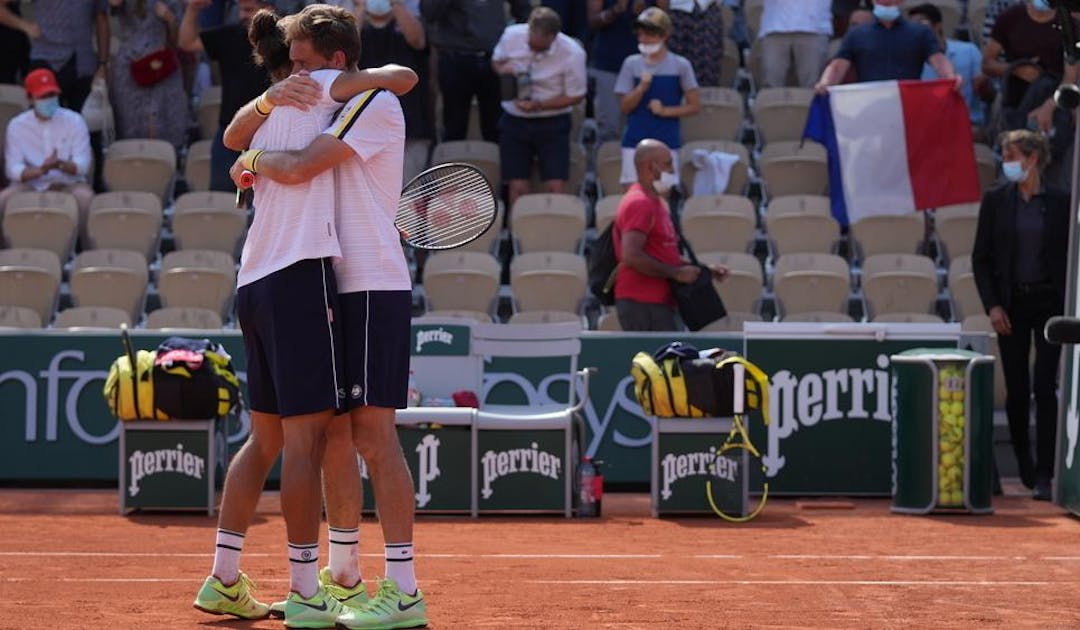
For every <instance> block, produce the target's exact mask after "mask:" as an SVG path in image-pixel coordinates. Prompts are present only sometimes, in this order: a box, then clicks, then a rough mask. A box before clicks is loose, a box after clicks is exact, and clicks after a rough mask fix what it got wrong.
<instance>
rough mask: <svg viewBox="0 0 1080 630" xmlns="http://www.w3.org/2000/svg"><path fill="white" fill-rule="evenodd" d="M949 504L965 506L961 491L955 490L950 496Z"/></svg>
mask: <svg viewBox="0 0 1080 630" xmlns="http://www.w3.org/2000/svg"><path fill="white" fill-rule="evenodd" d="M949 503H951V504H953V505H963V504H964V493H963V492H961V491H960V490H953V491H952V494H951V495H950V496H949Z"/></svg>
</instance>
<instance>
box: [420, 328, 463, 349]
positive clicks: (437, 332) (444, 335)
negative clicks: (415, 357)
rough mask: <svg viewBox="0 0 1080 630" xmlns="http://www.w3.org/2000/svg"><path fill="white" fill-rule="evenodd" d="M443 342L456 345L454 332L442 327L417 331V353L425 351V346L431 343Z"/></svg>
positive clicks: (447, 344)
mask: <svg viewBox="0 0 1080 630" xmlns="http://www.w3.org/2000/svg"><path fill="white" fill-rule="evenodd" d="M432 342H435V343H441V344H443V345H446V346H452V345H454V333H452V332H450V331H449V330H446V329H445V328H442V327H441V326H440V327H439V328H430V329H428V330H419V331H417V332H416V353H417V354H420V353H421V352H423V349H424V346H425V345H426V344H429V343H432Z"/></svg>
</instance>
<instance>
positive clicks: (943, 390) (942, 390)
mask: <svg viewBox="0 0 1080 630" xmlns="http://www.w3.org/2000/svg"><path fill="white" fill-rule="evenodd" d="M937 395H938V400H949V399H950V398H951V396H952V392H950V391H949V388H948V387H945V384H944V383H942V385H941V387H939V388H938V390H937Z"/></svg>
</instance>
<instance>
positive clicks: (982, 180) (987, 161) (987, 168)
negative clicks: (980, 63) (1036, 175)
mask: <svg viewBox="0 0 1080 630" xmlns="http://www.w3.org/2000/svg"><path fill="white" fill-rule="evenodd" d="M980 30H981V29H980ZM975 166H976V168H977V169H978V171H979V187H980V188H982V189H983V190H986V189H987V188H990V187H991V186H993V185H994V184H995V183H996V182H997V179H998V165H997V161H996V160H995V159H994V150H993V149H991V148H990V147H989V146H987V145H985V144H982V143H979V142H976V143H975Z"/></svg>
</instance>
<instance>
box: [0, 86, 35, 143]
mask: <svg viewBox="0 0 1080 630" xmlns="http://www.w3.org/2000/svg"><path fill="white" fill-rule="evenodd" d="M27 107H30V100H29V99H28V98H27V97H26V88H24V87H23V86H21V85H9V84H6V83H4V84H0V132H3V131H4V130H6V129H7V125H8V123H9V122H11V119H12V118H14V117H16V116H18V115H19V114H21V113H23V112H25V111H26V108H27ZM3 135H5V134H3V133H0V136H3ZM0 142H2V141H0Z"/></svg>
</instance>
